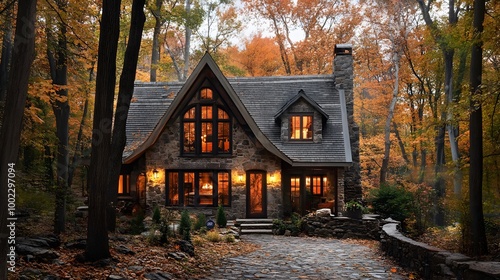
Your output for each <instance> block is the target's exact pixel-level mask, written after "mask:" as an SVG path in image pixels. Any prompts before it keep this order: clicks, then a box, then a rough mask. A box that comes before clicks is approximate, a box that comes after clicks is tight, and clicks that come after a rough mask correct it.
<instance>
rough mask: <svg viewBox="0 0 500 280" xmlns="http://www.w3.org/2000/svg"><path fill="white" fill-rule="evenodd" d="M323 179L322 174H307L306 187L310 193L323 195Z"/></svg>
mask: <svg viewBox="0 0 500 280" xmlns="http://www.w3.org/2000/svg"><path fill="white" fill-rule="evenodd" d="M325 179H326V177H324V176H307V177H306V189H307V190H310V191H311V194H312V195H315V196H323V187H324V186H323V182H324V181H325Z"/></svg>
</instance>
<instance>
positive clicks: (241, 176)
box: [238, 173, 243, 183]
mask: <svg viewBox="0 0 500 280" xmlns="http://www.w3.org/2000/svg"><path fill="white" fill-rule="evenodd" d="M238 182H240V183H243V174H242V173H238Z"/></svg>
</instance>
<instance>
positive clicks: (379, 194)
mask: <svg viewBox="0 0 500 280" xmlns="http://www.w3.org/2000/svg"><path fill="white" fill-rule="evenodd" d="M371 195H372V198H371V203H372V206H373V210H374V212H375V213H377V214H380V215H381V216H382V217H383V218H388V217H391V218H393V219H395V220H398V221H400V222H401V225H402V226H403V228H404V225H405V222H407V221H406V220H407V219H408V218H410V216H411V215H412V213H413V210H414V209H413V202H414V201H413V200H414V198H413V194H412V193H411V192H410V191H408V190H405V189H404V188H402V187H399V186H395V185H389V184H383V185H381V186H380V188H379V189H375V190H374V191H373V192H372V194H371Z"/></svg>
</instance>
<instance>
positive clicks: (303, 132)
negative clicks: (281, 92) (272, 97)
mask: <svg viewBox="0 0 500 280" xmlns="http://www.w3.org/2000/svg"><path fill="white" fill-rule="evenodd" d="M290 139H292V140H312V139H313V116H312V115H293V116H291V117H290Z"/></svg>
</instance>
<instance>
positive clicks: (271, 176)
mask: <svg viewBox="0 0 500 280" xmlns="http://www.w3.org/2000/svg"><path fill="white" fill-rule="evenodd" d="M269 180H270V181H271V183H274V173H271V175H270V176H269Z"/></svg>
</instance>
